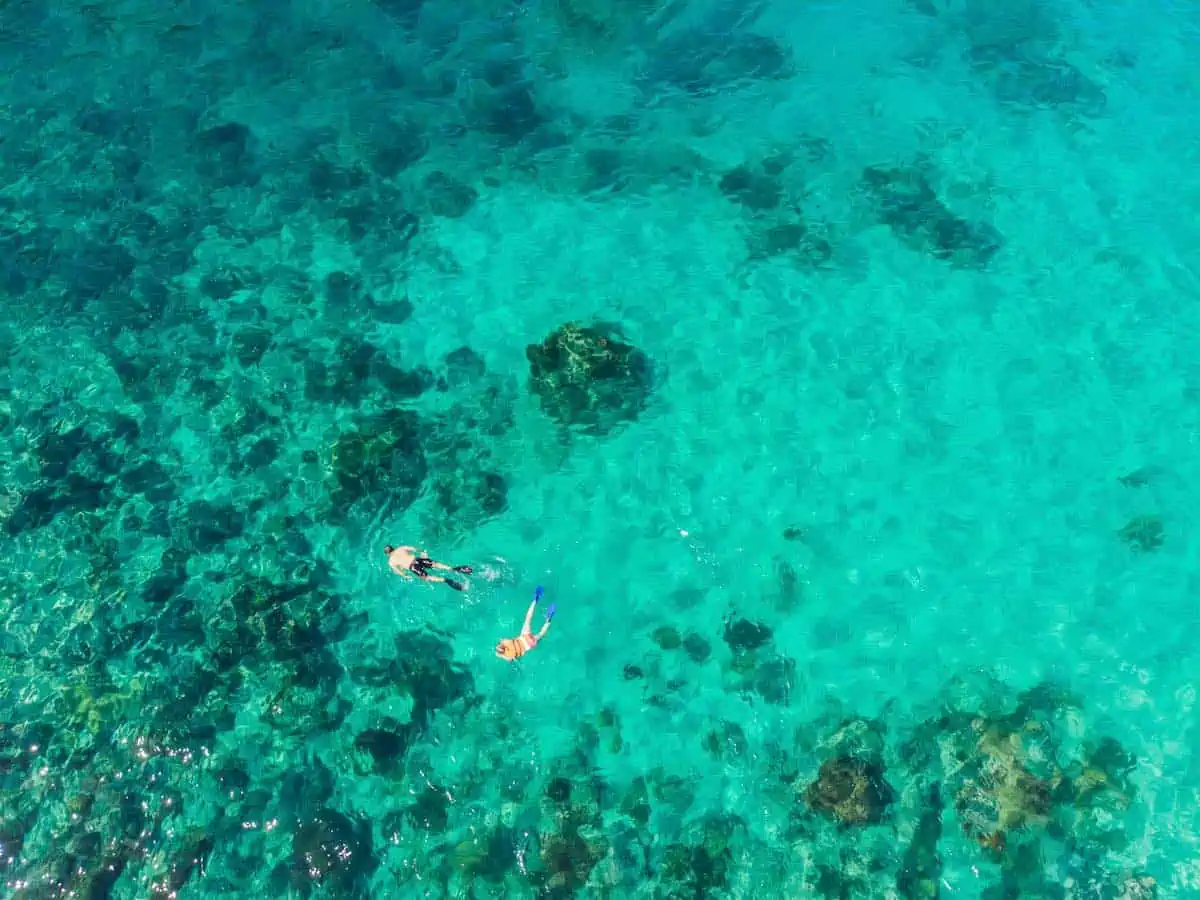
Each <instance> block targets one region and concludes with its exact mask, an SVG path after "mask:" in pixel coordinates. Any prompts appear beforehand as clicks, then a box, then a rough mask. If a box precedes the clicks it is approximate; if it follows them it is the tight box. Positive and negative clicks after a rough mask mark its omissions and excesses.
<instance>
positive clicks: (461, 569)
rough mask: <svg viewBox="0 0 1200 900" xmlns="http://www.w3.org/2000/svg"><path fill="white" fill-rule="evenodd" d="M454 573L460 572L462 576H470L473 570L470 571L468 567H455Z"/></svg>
mask: <svg viewBox="0 0 1200 900" xmlns="http://www.w3.org/2000/svg"><path fill="white" fill-rule="evenodd" d="M454 571H455V572H462V573H463V574H464V575H470V574H471V573H472V572H474V569H472V568H471V567H470V566H455V567H454Z"/></svg>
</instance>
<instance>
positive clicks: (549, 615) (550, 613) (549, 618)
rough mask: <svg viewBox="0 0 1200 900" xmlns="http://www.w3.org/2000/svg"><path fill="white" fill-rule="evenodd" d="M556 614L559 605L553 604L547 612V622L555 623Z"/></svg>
mask: <svg viewBox="0 0 1200 900" xmlns="http://www.w3.org/2000/svg"><path fill="white" fill-rule="evenodd" d="M556 612H558V604H557V603H551V604H550V608H549V609H548V610H546V621H547V622H552V621H554V614H555V613H556Z"/></svg>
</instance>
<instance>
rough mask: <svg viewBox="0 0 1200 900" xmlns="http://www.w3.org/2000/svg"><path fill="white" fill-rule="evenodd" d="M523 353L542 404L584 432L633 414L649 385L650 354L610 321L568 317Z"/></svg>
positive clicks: (641, 404) (647, 394)
mask: <svg viewBox="0 0 1200 900" xmlns="http://www.w3.org/2000/svg"><path fill="white" fill-rule="evenodd" d="M525 356H526V358H527V359H528V360H529V374H530V387H531V389H532V390H533V393H534V394H535V395H536V396H537V398H538V400H539V401H540V402H541V406H542V409H543V410H544V411H545V412H546V413H547V414H548V415H549V416H551V417H552V418H554V419H556V420H557V421H559V422H560V423H562V424H563V425H566V426H569V427H572V428H578V429H579V430H581V431H583V432H586V433H591V434H603V433H605V432H608V431H610V430H612V429H613V428H615V427H616V426H617V425H619V424H620V423H622V422H627V421H632V420H634V419H636V418H637V416H638V415H639V414H640V413H641V411H642V409H643V408H644V407H645V405H646V403H647V401H648V400H649V397H650V393H651V391H652V389H653V384H652V382H653V372H652V366H651V363H650V360H649V358H648V357H647V356H646V355H645V354H644V353H643V352H642V351H641V350H639V349H638V348H637V347H634V346H633V345H631V344H628V343H626V342H625V338H624V335H623V334H622V333H621V332H620V330H619V329H618V328H617V327H616V326H614V325H608V324H596V325H579V324H576V323H574V322H569V323H567V324H565V325H562V326H560V327H559V328H557V329H555V330H554V331H553V332H552V333H551V334H550V335H549V336H548V337H547V338H546V339H545V340H544V341H542V343H541V344H530V345H529V346H528V347H526V348H525Z"/></svg>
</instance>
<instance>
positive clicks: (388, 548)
mask: <svg viewBox="0 0 1200 900" xmlns="http://www.w3.org/2000/svg"><path fill="white" fill-rule="evenodd" d="M383 552H384V553H386V554H387V555H388V556H391V555H392V554H393V553H395V552H396V548H395V547H393V546H392V545H391V544H388V545H387V546H385V547H384V548H383Z"/></svg>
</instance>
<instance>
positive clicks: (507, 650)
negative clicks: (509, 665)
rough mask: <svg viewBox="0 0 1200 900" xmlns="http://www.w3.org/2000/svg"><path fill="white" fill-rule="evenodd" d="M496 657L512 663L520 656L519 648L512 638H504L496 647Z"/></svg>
mask: <svg viewBox="0 0 1200 900" xmlns="http://www.w3.org/2000/svg"><path fill="white" fill-rule="evenodd" d="M496 655H497V656H498V657H500V658H501V659H507V660H508V661H509V662H512V661H513V660H514V659H516V658H517V657H518V656H520V655H521V646H520V644H518V643H517V642H516V641H515V640H513V639H512V638H505V639H504V640H502V641H501V642H500V643H498V644H497V645H496Z"/></svg>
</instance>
